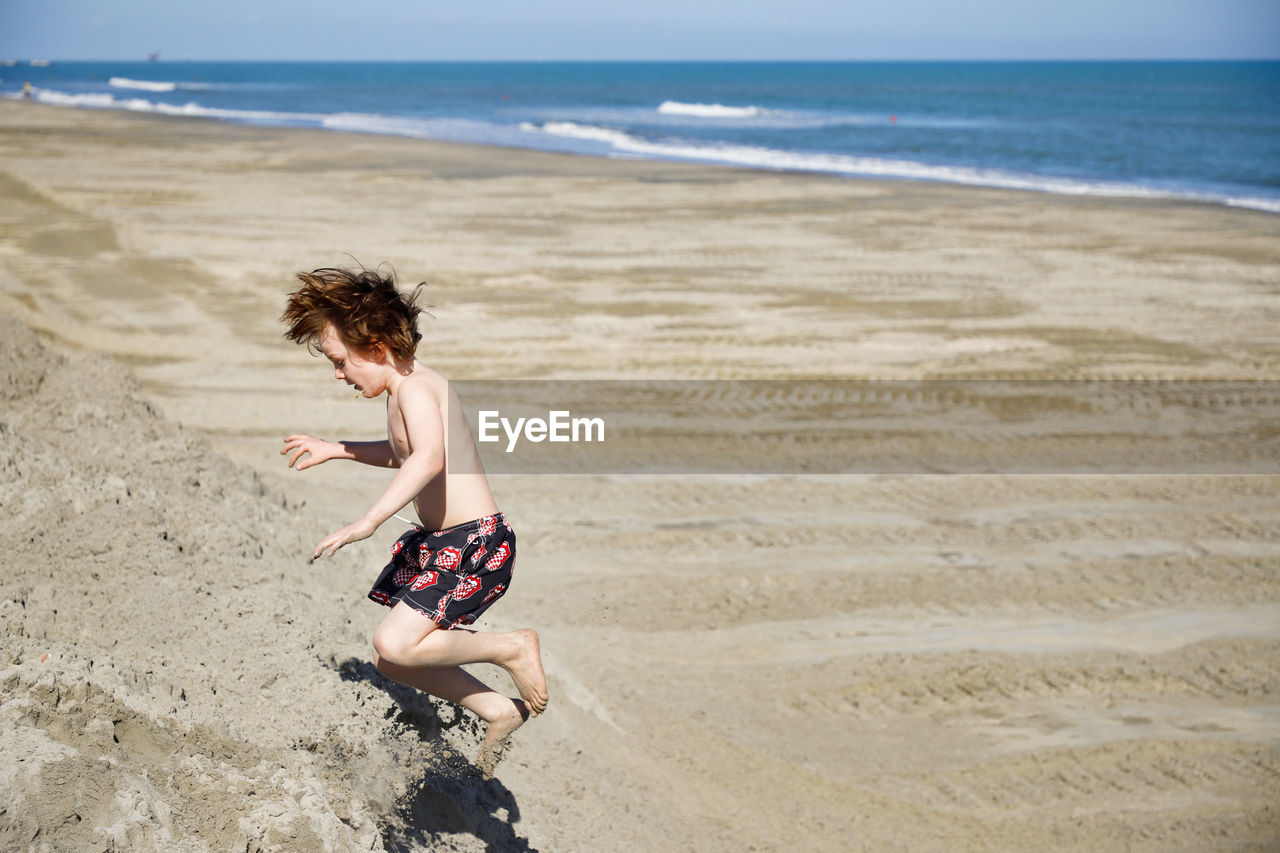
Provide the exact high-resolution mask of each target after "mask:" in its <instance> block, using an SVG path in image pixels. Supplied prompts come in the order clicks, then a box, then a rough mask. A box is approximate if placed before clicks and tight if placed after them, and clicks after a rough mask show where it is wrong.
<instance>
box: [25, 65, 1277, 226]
mask: <svg viewBox="0 0 1280 853" xmlns="http://www.w3.org/2000/svg"><path fill="white" fill-rule="evenodd" d="M24 82H30V84H31V86H32V87H33V89H32V94H33V97H34V98H35V99H37V100H39V101H41V102H44V103H48V104H58V105H64V106H68V107H79V108H93V109H123V110H135V111H140V112H151V113H164V114H173V115H187V116H203V117H207V118H210V119H215V120H224V121H233V122H243V123H250V124H263V125H278V126H289V127H315V128H326V129H330V130H340V131H356V132H362V133H376V134H390V135H396V136H409V137H418V138H423V139H440V140H451V141H457V142H473V143H480V144H484V145H502V146H514V147H519V148H533V149H540V150H545V151H558V152H565V153H571V154H578V155H583V156H602V157H629V158H644V159H660V160H681V161H694V162H702V163H715V164H723V165H732V166H737V167H746V168H752V169H761V170H787V171H802V172H818V173H827V174H833V175H844V176H867V177H877V178H894V179H904V180H925V181H942V182H947V183H957V184H973V185H980V186H990V187H1009V188H1015V189H1025V190H1034V191H1041V192H1050V193H1066V194H1073V195H1092V196H1128V197H1143V198H1184V199H1196V200H1201V201H1208V202H1213V203H1219V204H1227V205H1234V206H1240V207H1249V208H1255V209H1258V210H1265V211H1270V212H1276V213H1280V62H740V63H733V62H625V63H600V62H513V63H408V62H385V63H379V62H341V63H339V62H152V63H148V62H53V63H51V64H50V65H48V66H47V67H32V66H29V65H26V64H21V65H14V66H9V67H0V96H3V97H8V98H20V97H21V96H22V95H21V91H22V86H23V83H24Z"/></svg>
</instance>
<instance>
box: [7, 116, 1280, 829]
mask: <svg viewBox="0 0 1280 853" xmlns="http://www.w3.org/2000/svg"><path fill="white" fill-rule="evenodd" d="M1277 237H1280V219H1278V218H1277V217H1274V216H1271V215H1267V214H1262V213H1257V212H1250V211H1241V210H1230V209H1225V208H1216V207H1212V206H1206V205H1197V204H1189V203H1188V204H1181V203H1167V202H1159V203H1156V202H1149V201H1125V200H1119V199H1116V200H1106V201H1101V200H1096V199H1095V200H1089V199H1079V198H1057V197H1052V196H1045V195H1033V194H1025V193H1014V192H1001V191H994V190H983V189H974V188H954V187H945V186H935V185H925V184H908V183H888V182H869V181H844V180H833V179H826V178H820V177H814V176H803V175H783V174H761V173H752V172H745V171H738V170H727V169H726V170H717V169H709V168H702V167H692V166H680V165H671V164H655V163H641V162H612V161H604V160H590V159H585V158H570V157H558V156H554V155H546V154H535V153H530V152H516V151H501V150H496V149H481V148H472V147H466V146H454V145H444V144H429V143H423V142H420V141H415V140H404V139H387V138H378V137H368V136H357V135H342V134H335V133H320V132H295V131H288V130H271V129H261V128H248V127H236V126H231V125H220V124H215V123H210V122H199V121H190V120H170V119H164V118H157V117H146V116H134V115H126V114H118V113H92V112H83V111H80V112H77V111H69V110H58V109H52V108H43V107H38V106H34V105H29V104H20V103H5V102H0V314H3V315H6V316H5V317H4V318H3V320H2V321H0V352H2V354H3V359H2V362H0V363H2V364H3V368H2V370H3V375H4V381H3V383H0V400H2V404H3V408H2V410H0V436H2V437H3V444H2V445H0V530H2V531H3V542H4V545H5V548H4V550H3V556H0V626H2V630H3V634H4V637H5V642H4V644H3V653H2V654H0V685H2V691H3V692H0V718H2V719H3V722H4V734H3V735H0V789H3V791H4V792H5V795H4V797H3V802H2V803H0V806H2V807H3V811H2V812H0V845H2V846H4V847H5V848H6V849H7V848H14V849H27V848H28V847H30V848H32V849H49V850H60V849H119V850H124V849H128V850H166V851H168V850H205V849H213V850H222V849H232V848H234V849H250V850H298V851H302V850H307V851H310V850H319V849H328V850H355V849H370V850H377V849H392V850H411V849H431V850H480V849H494V850H504V851H505V850H530V849H543V850H556V851H594V850H602V849H626V850H668V849H682V850H683V849H688V850H699V851H702V850H705V851H722V850H743V849H757V850H792V849H803V850H842V851H843V850H849V849H872V850H881V849H911V850H948V851H950V850H981V849H1001V850H1007V849H1042V848H1049V847H1053V848H1055V849H1056V848H1064V849H1078V850H1098V849H1116V850H1119V849H1125V850H1170V849H1196V850H1201V849H1226V848H1230V849H1256V850H1262V849H1270V848H1273V847H1275V846H1276V845H1277V844H1280V814H1278V813H1277V811H1276V806H1275V803H1276V802H1277V801H1278V800H1280V781H1278V780H1280V635H1278V631H1277V625H1278V624H1280V559H1278V558H1280V538H1278V537H1277V534H1276V532H1275V531H1277V530H1280V499H1278V498H1280V478H1278V477H1277V476H1275V475H1257V474H1247V473H1218V474H1199V475H1194V476H1192V475H1189V474H1187V473H1183V472H1180V471H1178V470H1176V469H1175V468H1173V467H1166V468H1165V469H1162V472H1161V473H1159V474H1151V475H1127V474H1117V473H1111V474H1107V475H1056V476H1049V475H1044V474H1037V475H1013V474H1008V473H999V472H995V473H989V474H983V475H975V474H968V475H922V474H893V475H887V474H877V473H874V472H871V473H862V474H858V475H848V476H839V477H835V476H820V475H813V474H803V475H802V474H777V473H773V474H766V473H760V474H755V475H751V476H674V475H666V476H633V475H625V474H592V475H581V476H555V477H545V476H525V475H506V476H496V477H494V478H493V481H494V489H495V493H496V494H497V497H498V500H499V503H500V505H501V506H502V508H503V509H504V511H506V512H507V513H508V515H509V516H511V517H512V518H513V519H514V522H515V524H516V525H517V529H518V530H519V532H520V536H521V539H520V542H521V549H522V550H521V557H520V560H521V563H520V566H519V567H518V570H517V572H518V574H517V579H516V581H515V583H514V586H513V589H512V592H511V595H509V596H508V597H507V598H505V599H504V600H503V602H502V603H501V605H500V606H497V607H495V608H494V609H493V610H491V611H490V612H489V614H488V615H487V616H486V619H485V620H484V625H482V627H492V628H500V629H507V628H513V627H517V626H520V625H532V626H534V627H537V628H538V629H539V630H540V631H541V632H542V635H543V644H544V649H545V652H546V663H547V669H548V676H549V680H550V689H551V692H552V696H553V700H552V706H551V710H550V712H549V713H548V714H547V715H546V716H545V717H544V718H540V719H538V720H536V721H534V723H533V724H531V725H529V726H527V727H526V728H525V729H523V730H521V732H520V734H519V737H518V739H517V741H516V743H515V745H514V747H513V749H512V751H511V753H510V755H509V757H508V758H507V759H506V761H505V762H504V763H503V764H502V765H501V766H500V767H499V770H498V775H497V779H496V780H495V781H491V782H487V783H486V782H483V781H482V780H480V778H479V776H478V774H476V773H475V771H474V769H473V768H472V767H471V765H470V763H469V761H468V756H469V755H470V753H471V751H472V750H473V749H474V746H475V744H476V743H477V742H478V737H479V734H478V731H477V730H476V727H475V724H474V721H473V720H469V719H467V718H466V717H465V716H462V715H459V714H457V713H455V711H454V710H453V709H452V708H450V707H448V706H445V705H443V704H437V703H434V702H432V701H430V700H428V699H426V698H424V697H422V696H419V695H416V694H414V693H413V691H410V690H408V689H406V688H401V687H398V686H397V685H394V684H392V683H390V682H388V681H386V680H385V679H382V678H381V677H380V676H378V675H377V674H376V672H375V671H374V670H373V668H372V667H371V665H370V664H369V663H368V654H369V646H368V637H369V635H370V632H371V630H372V628H373V626H374V625H376V623H377V620H378V618H379V617H380V616H381V611H380V610H379V608H377V607H375V606H374V605H371V604H369V603H368V602H367V601H365V600H364V591H365V589H367V586H368V583H369V582H370V581H371V580H372V578H373V577H374V576H375V575H376V573H377V570H378V568H379V567H380V566H381V564H382V561H383V556H384V554H385V551H384V550H383V548H384V546H385V545H387V544H388V543H389V542H390V541H391V540H392V539H393V538H394V536H395V535H396V534H397V533H398V531H397V530H394V529H390V528H388V529H384V530H382V531H379V534H378V536H377V537H375V539H373V540H371V541H370V542H368V543H361V544H360V545H358V546H353V547H351V548H348V549H345V550H344V551H343V552H342V553H341V554H339V556H338V557H337V558H336V559H334V560H332V561H321V562H319V563H317V564H315V565H314V566H307V565H306V564H305V555H306V553H307V552H308V551H309V549H310V547H311V546H312V545H313V544H314V543H315V542H317V541H319V539H320V538H322V537H323V536H324V535H325V533H327V532H328V531H329V530H331V529H333V528H334V527H335V526H336V525H337V524H339V523H341V522H344V521H346V520H349V518H350V517H351V516H352V515H353V514H354V513H357V512H361V511H363V509H364V507H365V505H366V504H367V503H368V502H369V501H370V500H372V498H373V497H374V496H376V495H377V494H378V493H379V491H380V488H381V484H382V483H383V482H385V480H384V477H385V475H384V474H382V473H381V472H377V471H372V470H359V469H356V468H343V467H341V466H339V465H336V464H334V465H328V466H322V467H321V468H318V469H315V470H313V471H309V472H306V473H304V474H296V473H294V472H288V471H287V470H285V469H284V467H283V462H282V460H281V458H280V457H279V456H278V455H277V453H276V450H277V448H278V446H279V443H278V442H279V438H280V436H282V435H284V434H285V433H288V432H293V431H298V430H307V431H312V432H315V433H319V434H324V435H330V436H343V437H351V438H361V437H376V436H377V434H378V431H379V429H380V428H381V413H380V409H379V407H378V405H377V404H376V403H369V402H367V401H366V402H360V403H357V402H354V401H352V400H351V399H350V398H349V397H348V396H347V395H346V394H344V393H340V392H339V388H338V386H337V385H336V384H335V383H333V381H332V379H331V376H330V375H329V373H328V371H327V370H326V369H325V368H324V367H323V365H321V364H320V363H318V362H314V361H312V360H310V359H309V358H308V356H306V354H305V353H304V352H303V351H302V350H300V349H298V348H296V347H294V346H292V345H290V344H287V343H285V342H284V341H282V340H281V339H280V329H279V327H278V324H277V322H276V317H277V316H278V313H279V310H280V307H281V302H282V295H283V292H284V291H285V290H286V289H287V288H288V286H289V281H290V275H291V273H292V272H293V271H295V270H298V269H309V268H313V267H316V266H321V265H326V264H333V263H339V262H341V261H342V260H343V258H342V253H343V252H350V253H352V254H353V255H354V256H356V257H357V258H359V259H360V260H363V261H365V262H367V263H370V264H372V263H377V262H378V261H382V260H387V261H391V262H393V263H394V264H395V266H396V267H397V268H398V269H399V271H400V272H401V274H402V276H403V277H404V278H405V279H406V281H407V282H413V281H417V280H418V279H420V278H430V279H431V282H432V286H431V288H430V290H429V293H430V296H429V301H430V302H431V303H432V305H433V306H434V308H433V309H432V313H433V314H434V315H435V317H436V319H435V320H433V321H429V322H428V324H427V325H426V326H425V328H424V331H425V333H426V339H425V341H424V343H423V345H422V348H421V349H420V352H419V355H420V357H422V358H424V359H425V360H426V361H427V362H428V363H430V364H432V365H433V366H436V367H438V368H439V369H441V370H442V371H443V372H445V373H446V374H447V375H450V376H452V377H454V378H457V379H471V380H480V379H489V380H492V379H515V378H557V379H565V380H568V379H582V378H596V379H638V378H656V379H700V380H715V379H779V378H792V379H794V378H806V379H822V378H872V377H878V378H897V379H920V378H944V377H949V378H966V379H974V378H997V379H999V378H1022V379H1083V378H1089V379H1105V378H1145V379H1215V380H1236V381H1242V382H1244V381H1247V382H1252V383H1258V386H1257V387H1263V388H1265V387H1269V386H1268V385H1266V384H1265V383H1268V382H1272V381H1275V380H1276V379H1278V378H1280V341H1278V340H1277V337H1276V329H1278V328H1280V303H1278V302H1277V294H1278V291H1277V287H1276V284H1277V282H1280V241H1278V240H1277V239H1276V238H1277ZM758 404H759V401H753V400H743V399H740V398H726V399H725V400H721V401H719V403H716V405H721V406H723V407H724V409H725V411H726V412H728V413H730V414H732V413H734V412H738V411H742V410H743V409H744V407H745V408H746V409H751V408H752V407H758ZM1265 427H1266V425H1265V423H1264V424H1263V425H1262V426H1261V427H1259V428H1258V429H1259V432H1258V433H1257V434H1258V436H1259V440H1260V442H1262V446H1263V447H1264V448H1273V447H1274V438H1275V437H1274V435H1272V434H1271V432H1267V431H1266V429H1265ZM1272 432H1273V431H1272ZM940 436H941V437H940V438H939V439H938V440H939V441H946V440H947V439H946V437H945V434H940ZM1142 436H1143V433H1142V432H1140V431H1136V429H1135V432H1134V433H1133V434H1131V435H1123V434H1121V435H1117V436H1114V437H1113V438H1114V439H1115V440H1116V441H1126V440H1127V441H1130V442H1131V443H1132V444H1133V445H1134V446H1139V445H1140V444H1141V442H1142ZM1267 442H1271V443H1267ZM1268 452H1269V451H1268ZM1263 461H1264V462H1267V463H1268V464H1274V462H1275V460H1274V459H1273V458H1270V457H1266V458H1264V459H1263ZM743 464H744V469H746V470H756V469H753V468H751V467H750V464H751V460H746V459H744V460H743ZM46 656H47V657H46ZM486 675H487V676H489V677H493V678H494V680H495V681H498V680H499V676H498V675H497V674H496V673H493V672H488V673H486Z"/></svg>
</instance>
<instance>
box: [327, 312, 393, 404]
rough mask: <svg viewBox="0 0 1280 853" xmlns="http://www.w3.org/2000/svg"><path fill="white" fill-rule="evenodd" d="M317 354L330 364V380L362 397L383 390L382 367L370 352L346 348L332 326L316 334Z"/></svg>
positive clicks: (384, 386)
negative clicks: (331, 367)
mask: <svg viewBox="0 0 1280 853" xmlns="http://www.w3.org/2000/svg"><path fill="white" fill-rule="evenodd" d="M319 344H320V351H321V352H323V353H324V355H325V358H327V359H329V361H331V362H333V378H334V379H340V380H342V381H343V382H346V383H347V384H348V385H351V386H353V387H354V388H355V389H356V390H357V391H359V392H360V393H361V395H362V396H365V397H376V396H378V395H379V394H381V393H382V392H383V391H385V390H386V389H387V376H386V373H387V370H386V366H385V365H383V364H382V363H381V362H380V361H377V360H376V359H375V358H374V353H371V352H367V351H364V350H361V349H359V348H358V347H349V346H347V345H346V344H344V343H343V342H342V339H341V338H339V337H338V334H337V332H336V331H335V330H334V328H333V326H332V325H330V326H328V327H326V328H325V330H324V333H323V334H321V335H320V341H319Z"/></svg>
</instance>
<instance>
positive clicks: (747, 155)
mask: <svg viewBox="0 0 1280 853" xmlns="http://www.w3.org/2000/svg"><path fill="white" fill-rule="evenodd" d="M521 129H523V130H530V131H541V132H542V133H547V134H551V135H554V136H566V137H571V138H574V139H586V140H593V141H597V142H603V143H607V144H609V145H610V146H612V147H613V148H614V149H615V150H616V151H621V152H627V153H630V154H641V155H647V156H651V157H664V158H672V159H679V160H695V161H699V162H706V163H721V164H726V165H733V166H747V167H750V168H754V169H770V170H777V171H789V172H822V173H826V174H834V175H849V176H856V177H873V178H902V179H908V180H924V181H940V182H944V183H951V184H966V185H969V186H982V187H994V188H998V189H1015V190H1031V191H1035V192H1049V193H1056V194H1059V195H1089V196H1102V197H1110V198H1152V199H1187V200H1192V201H1207V202H1213V203H1216V204H1226V205H1230V206H1233V207H1248V208H1253V209H1255V210H1265V211H1268V212H1271V213H1280V200H1275V199H1268V198H1258V197H1251V196H1230V195H1226V194H1215V193H1192V192H1172V191H1166V190H1158V189H1153V188H1151V187H1144V186H1141V185H1139V184H1128V183H1120V182H1109V181H1083V180H1076V179H1072V178H1055V177H1049V176H1044V175H1032V174H1026V173H1019V172H1009V171H1005V170H1003V169H982V168H976V167H970V166H935V165H931V164H928V163H919V162H916V161H913V160H894V159H887V158H881V157H854V156H849V155H845V154H815V153H805V152H796V151H781V150H777V149H773V148H759V147H754V146H748V145H730V144H721V145H698V144H692V143H681V142H651V141H648V140H644V139H640V138H638V137H635V136H632V135H630V134H628V133H625V132H623V131H620V130H614V129H612V128H606V127H595V126H592V125H580V124H575V123H573V122H547V123H545V124H543V125H540V126H538V125H531V124H528V123H526V124H524V125H521Z"/></svg>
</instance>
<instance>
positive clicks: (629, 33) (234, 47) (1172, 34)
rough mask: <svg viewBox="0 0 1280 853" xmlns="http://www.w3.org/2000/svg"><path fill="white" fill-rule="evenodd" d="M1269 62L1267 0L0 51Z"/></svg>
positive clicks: (65, 37)
mask: <svg viewBox="0 0 1280 853" xmlns="http://www.w3.org/2000/svg"><path fill="white" fill-rule="evenodd" d="M152 51H158V52H159V53H160V54H161V58H162V59H185V58H190V59H195V60H202V59H242V60H243V59H292V60H296V59H313V60H323V59H360V60H374V59H395V60H573V59H584V60H590V59H595V60H643V59H651V60H664V59H665V60H674V59H692V60H696V59H705V60H716V59H746V60H783V59H796V60H820V59H837V60H860V59H865V60H908V59H1277V58H1280V0H866V2H863V0H844V2H841V0H645V2H644V3H634V2H631V3H628V2H615V3H609V2H603V3H602V2H600V0H535V2H529V0H479V2H477V0H219V2H200V3H196V2H189V0H188V2H183V0H0V58H14V59H20V58H21V59H26V58H33V57H34V58H41V59H64V60H70V59H145V58H146V57H147V55H148V54H149V53H151V52H152Z"/></svg>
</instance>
